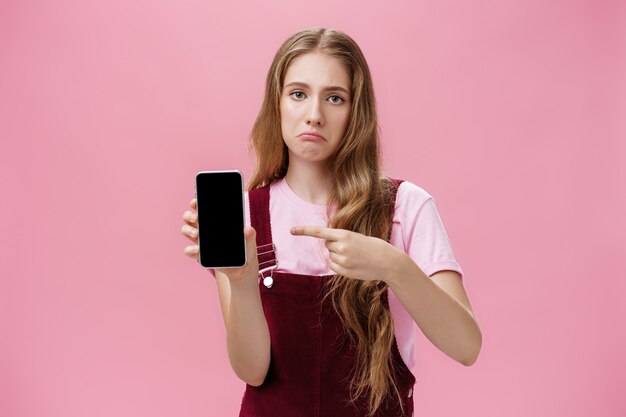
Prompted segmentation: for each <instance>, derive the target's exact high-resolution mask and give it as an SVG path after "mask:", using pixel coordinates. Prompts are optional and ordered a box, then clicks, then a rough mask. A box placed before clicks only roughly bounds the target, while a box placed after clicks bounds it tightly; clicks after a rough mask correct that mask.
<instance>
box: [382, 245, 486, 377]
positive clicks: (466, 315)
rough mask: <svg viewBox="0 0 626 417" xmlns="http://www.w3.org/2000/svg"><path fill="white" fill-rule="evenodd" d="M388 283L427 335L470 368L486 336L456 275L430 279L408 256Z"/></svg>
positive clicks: (392, 274) (444, 274)
mask: <svg viewBox="0 0 626 417" xmlns="http://www.w3.org/2000/svg"><path fill="white" fill-rule="evenodd" d="M402 255H403V257H402V260H401V261H400V262H399V263H398V264H397V265H398V268H395V269H392V270H391V271H390V274H389V275H388V278H387V279H385V282H386V283H387V284H388V285H389V288H391V289H392V290H393V292H394V294H395V295H396V297H397V298H398V300H399V301H400V302H401V303H402V305H403V306H404V308H405V309H406V310H407V312H408V313H409V314H410V315H411V317H412V318H413V320H414V321H415V323H416V324H417V325H418V326H419V328H420V329H421V330H422V332H423V333H424V335H425V336H426V337H427V338H428V339H429V340H430V341H431V342H432V343H433V344H434V345H435V346H437V348H438V349H439V350H441V351H442V352H444V353H445V354H446V355H448V356H450V357H451V358H452V359H454V360H456V361H457V362H459V363H461V364H463V365H465V366H470V365H472V364H474V362H476V359H477V358H478V354H479V353H480V349H481V346H482V332H481V331H480V327H479V326H478V322H477V320H476V318H475V317H474V313H473V311H472V307H471V305H470V303H469V300H468V297H467V294H466V293H465V289H464V288H463V284H462V282H461V278H460V276H459V274H458V272H456V271H440V272H438V273H436V274H434V275H433V276H432V278H430V277H428V275H426V274H425V273H424V272H423V271H422V270H421V269H420V267H419V266H417V264H416V263H415V262H414V261H413V260H412V259H411V258H410V257H409V256H408V255H406V254H405V253H402Z"/></svg>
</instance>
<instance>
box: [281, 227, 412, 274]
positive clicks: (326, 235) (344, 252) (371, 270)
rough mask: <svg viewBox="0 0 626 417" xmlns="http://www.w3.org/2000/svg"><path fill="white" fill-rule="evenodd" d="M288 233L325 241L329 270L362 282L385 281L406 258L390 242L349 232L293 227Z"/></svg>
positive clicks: (325, 228) (328, 228)
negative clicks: (328, 255)
mask: <svg viewBox="0 0 626 417" xmlns="http://www.w3.org/2000/svg"><path fill="white" fill-rule="evenodd" d="M291 234H292V235H296V236H311V237H316V238H319V239H325V245H326V247H327V248H328V252H329V254H330V262H329V264H328V266H329V268H330V269H332V270H333V271H335V272H336V273H338V274H341V275H344V276H347V277H350V278H356V279H360V280H363V281H374V280H380V281H387V279H388V278H389V277H390V275H391V274H393V273H396V272H397V271H398V270H399V268H400V266H401V263H402V261H403V257H404V255H405V254H404V252H402V251H400V250H399V249H398V248H396V247H395V246H393V245H392V244H390V243H389V242H386V241H384V240H382V239H379V238H377V237H372V236H365V235H363V234H361V233H357V232H353V231H351V230H344V229H333V228H330V227H322V226H296V227H292V228H291Z"/></svg>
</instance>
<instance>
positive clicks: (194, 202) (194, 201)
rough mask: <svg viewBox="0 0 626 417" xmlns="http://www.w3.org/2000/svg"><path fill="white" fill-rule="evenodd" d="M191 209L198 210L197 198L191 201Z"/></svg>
mask: <svg viewBox="0 0 626 417" xmlns="http://www.w3.org/2000/svg"><path fill="white" fill-rule="evenodd" d="M191 208H192V209H194V210H195V209H196V198H195V197H194V198H192V199H191Z"/></svg>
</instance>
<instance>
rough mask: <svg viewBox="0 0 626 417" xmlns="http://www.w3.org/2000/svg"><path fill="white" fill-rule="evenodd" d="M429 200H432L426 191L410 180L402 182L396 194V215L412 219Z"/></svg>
mask: <svg viewBox="0 0 626 417" xmlns="http://www.w3.org/2000/svg"><path fill="white" fill-rule="evenodd" d="M429 200H433V197H432V195H431V194H430V193H429V192H428V191H426V189H424V188H423V187H421V186H419V185H417V184H415V183H414V182H412V181H410V180H403V181H402V182H401V183H400V186H399V187H398V191H397V194H396V204H395V210H396V215H397V216H399V217H403V218H414V217H415V215H416V213H417V212H419V210H420V209H421V208H422V206H423V205H424V204H425V203H426V202H428V201H429Z"/></svg>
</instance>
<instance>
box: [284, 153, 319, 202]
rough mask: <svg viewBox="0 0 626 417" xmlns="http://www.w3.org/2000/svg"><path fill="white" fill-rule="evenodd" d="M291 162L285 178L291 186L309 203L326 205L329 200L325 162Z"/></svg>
mask: <svg viewBox="0 0 626 417" xmlns="http://www.w3.org/2000/svg"><path fill="white" fill-rule="evenodd" d="M293 162H295V161H290V162H289V167H288V168H287V174H286V175H285V180H286V181H287V184H288V185H289V188H291V189H292V190H293V192H294V193H296V194H298V196H300V197H301V198H302V199H303V200H306V201H308V202H309V203H313V204H318V205H322V206H324V205H326V201H327V200H328V189H329V186H330V185H329V184H330V182H329V178H328V170H327V169H326V166H325V165H324V164H323V163H311V162H300V163H293Z"/></svg>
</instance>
